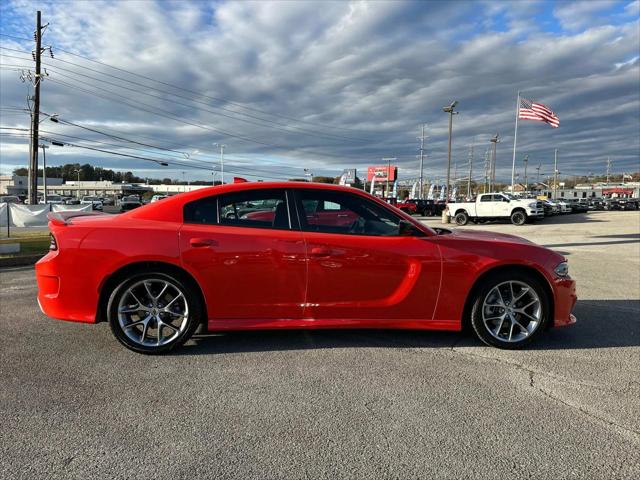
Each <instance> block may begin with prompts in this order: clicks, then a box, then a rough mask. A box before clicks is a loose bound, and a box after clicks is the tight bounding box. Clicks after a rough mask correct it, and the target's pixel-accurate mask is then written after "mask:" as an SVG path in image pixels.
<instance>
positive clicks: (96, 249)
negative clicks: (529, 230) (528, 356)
mask: <svg viewBox="0 0 640 480" xmlns="http://www.w3.org/2000/svg"><path fill="white" fill-rule="evenodd" d="M49 227H50V229H51V233H52V237H51V238H52V240H51V251H50V252H49V253H48V254H47V255H46V256H45V257H43V258H42V259H41V260H40V261H39V262H38V263H37V264H36V276H37V280H38V290H39V292H38V302H39V304H40V307H41V308H42V310H43V312H44V313H45V314H46V315H48V316H50V317H54V318H59V319H64V320H71V321H77V322H87V323H96V322H102V321H107V322H109V324H110V325H111V329H112V331H113V333H114V335H115V337H116V338H117V339H118V340H119V341H120V342H121V343H122V344H124V345H125V346H126V347H128V348H130V349H132V350H135V351H137V352H143V353H159V352H165V351H167V350H170V349H172V348H174V347H176V346H178V345H180V344H182V343H183V342H185V341H186V340H187V339H188V338H189V337H190V336H191V335H192V334H193V332H194V331H195V329H196V328H197V327H198V325H199V324H200V323H205V324H206V326H207V328H208V330H210V331H222V330H248V329H278V328H289V329H292V328H403V329H420V330H422V329H424V330H452V331H457V330H461V329H462V328H463V327H465V326H467V325H468V326H469V327H471V328H472V329H473V330H474V331H475V333H476V334H477V336H478V337H479V338H480V339H481V340H482V341H483V342H485V343H487V344H489V345H493V346H496V347H500V348H519V347H522V346H524V345H526V344H528V343H529V342H531V341H532V340H533V339H534V338H536V337H538V336H539V335H540V334H542V332H543V331H544V330H545V329H547V328H548V327H553V326H556V327H558V326H563V325H569V324H571V323H574V322H575V317H574V316H573V315H572V314H571V310H572V308H573V306H574V304H575V302H576V294H575V282H574V281H573V280H572V279H571V278H570V277H569V275H568V267H567V262H566V260H565V259H564V258H563V257H562V256H560V255H558V254H557V253H555V252H552V251H551V250H548V249H546V248H543V247H541V246H538V245H535V244H533V243H530V242H528V241H526V240H524V239H521V238H518V237H515V236H511V235H502V234H494V233H486V232H476V231H473V232H472V231H463V230H457V231H453V232H452V231H449V230H445V229H439V228H436V229H432V228H429V227H427V226H425V225H423V224H421V223H419V222H417V221H415V220H414V219H413V218H411V217H410V216H409V215H406V214H404V213H402V212H400V211H398V210H397V209H394V208H393V207H390V206H389V205H387V204H386V203H384V202H383V201H380V200H378V199H376V198H374V197H372V196H370V195H368V194H367V193H364V192H362V191H359V190H355V189H353V188H349V187H339V186H333V185H323V184H313V183H292V182H279V183H238V184H230V185H224V186H217V187H210V188H204V189H202V190H197V191H194V192H189V193H184V194H181V195H176V196H174V197H171V198H168V199H166V200H163V201H162V202H157V203H152V204H149V205H147V206H144V207H141V208H138V209H136V210H132V211H130V212H126V213H123V214H121V215H106V214H86V213H79V212H78V213H75V212H72V213H53V214H50V222H49Z"/></svg>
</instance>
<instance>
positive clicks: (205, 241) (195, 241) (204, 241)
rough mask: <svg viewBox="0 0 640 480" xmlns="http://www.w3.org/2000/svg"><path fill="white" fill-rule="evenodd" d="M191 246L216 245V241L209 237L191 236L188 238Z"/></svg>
mask: <svg viewBox="0 0 640 480" xmlns="http://www.w3.org/2000/svg"><path fill="white" fill-rule="evenodd" d="M189 243H190V244H191V246H192V247H212V246H216V245H218V242H216V241H215V240H213V239H211V238H197V237H196V238H192V239H191V240H189Z"/></svg>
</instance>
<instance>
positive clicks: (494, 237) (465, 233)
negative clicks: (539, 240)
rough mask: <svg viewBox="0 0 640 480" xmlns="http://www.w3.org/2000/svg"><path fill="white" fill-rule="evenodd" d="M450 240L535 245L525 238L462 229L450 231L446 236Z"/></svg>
mask: <svg viewBox="0 0 640 480" xmlns="http://www.w3.org/2000/svg"><path fill="white" fill-rule="evenodd" d="M448 236H449V237H450V238H454V239H460V240H485V241H492V242H507V243H519V244H523V245H536V244H535V243H533V242H531V241H529V240H527V239H526V238H522V237H518V236H516V235H509V234H508V233H497V232H488V231H486V230H467V229H464V228H457V229H455V230H451V233H450V234H448Z"/></svg>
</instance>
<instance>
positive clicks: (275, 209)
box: [218, 190, 291, 230]
mask: <svg viewBox="0 0 640 480" xmlns="http://www.w3.org/2000/svg"><path fill="white" fill-rule="evenodd" d="M218 208H219V223H220V225H231V226H235V227H252V228H275V229H287V230H288V229H289V228H291V222H290V219H289V209H288V207H287V198H286V195H285V192H284V190H248V191H244V192H236V193H229V194H227V195H221V196H220V197H218Z"/></svg>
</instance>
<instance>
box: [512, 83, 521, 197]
mask: <svg viewBox="0 0 640 480" xmlns="http://www.w3.org/2000/svg"><path fill="white" fill-rule="evenodd" d="M519 116H520V90H518V99H517V100H516V129H515V132H514V134H513V161H512V163H511V194H512V195H513V194H514V188H515V182H516V142H517V141H518V117H519Z"/></svg>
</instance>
